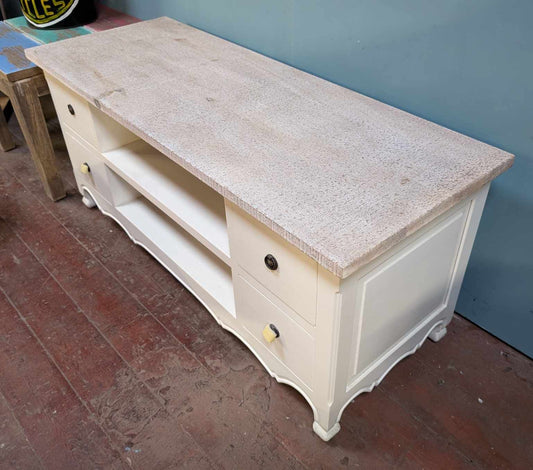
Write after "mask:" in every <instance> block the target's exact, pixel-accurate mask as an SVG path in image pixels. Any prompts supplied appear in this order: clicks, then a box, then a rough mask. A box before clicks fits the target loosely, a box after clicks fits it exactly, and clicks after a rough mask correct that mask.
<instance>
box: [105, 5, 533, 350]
mask: <svg viewBox="0 0 533 470" xmlns="http://www.w3.org/2000/svg"><path fill="white" fill-rule="evenodd" d="M105 3H107V4H108V5H109V6H112V7H114V8H117V9H120V10H122V11H125V12H127V13H130V14H132V15H134V16H138V17H140V18H142V19H149V18H154V17H157V16H162V15H166V16H170V17H173V18H176V19H178V20H180V21H182V22H185V23H188V24H191V25H193V26H196V27H198V28H201V29H203V30H205V31H208V32H210V33H213V34H216V35H218V36H221V37H223V38H226V39H229V40H231V41H233V42H236V43H238V44H242V45H244V46H246V47H248V48H251V49H254V50H256V51H259V52H261V53H263V54H266V55H268V56H271V57H274V58H276V59H278V60H281V61H283V62H286V63H289V64H291V65H293V66H295V67H298V68H300V69H303V70H306V71H308V72H311V73H313V74H315V75H318V76H320V77H323V78H326V79H328V80H331V81H333V82H335V83H338V84H341V85H344V86H346V87H349V88H352V89H354V90H357V91H359V92H361V93H364V94H366V95H369V96H372V97H374V98H377V99H379V100H381V101H384V102H386V103H389V104H392V105H394V106H397V107H399V108H402V109H405V110H407V111H409V112H411V113H414V114H416V115H418V116H422V117H424V118H426V119H429V120H431V121H434V122H437V123H439V124H442V125H444V126H446V127H449V128H451V129H454V130H457V131H459V132H462V133H464V134H467V135H469V136H472V137H474V138H477V139H480V140H482V141H484V142H488V143H490V144H492V145H495V146H498V147H501V148H503V149H505V150H507V151H510V152H512V153H514V154H516V156H517V159H516V163H515V166H514V167H513V168H512V169H511V170H510V171H509V172H507V173H506V174H505V175H503V176H502V177H500V178H499V179H497V180H496V181H495V182H494V183H493V186H492V189H491V191H490V194H489V198H488V202H487V208H486V211H485V214H484V217H483V219H482V222H481V227H480V230H479V233H478V236H477V239H476V243H475V247H474V251H473V254H472V258H471V262H470V265H469V268H468V271H467V274H466V278H465V281H464V285H463V289H462V292H461V296H460V299H459V303H458V305H457V311H458V312H460V313H461V314H463V315H465V316H466V317H468V318H470V319H471V320H473V321H474V322H475V323H477V324H478V325H480V326H481V327H483V328H485V329H487V330H488V331H490V332H491V333H493V334H495V335H496V336H498V337H500V338H501V339H503V340H504V341H507V342H508V343H510V344H512V345H513V346H515V347H516V348H517V349H519V350H521V351H523V352H525V353H526V354H528V355H529V356H533V340H532V335H533V27H532V26H531V24H532V23H531V22H532V19H533V2H532V1H531V0H469V1H464V0H446V1H441V2H436V1H433V2H431V1H427V0H402V1H397V0H225V1H224V0H159V1H158V0H152V1H146V0H107V1H106V2H105ZM465 346H466V347H467V345H465Z"/></svg>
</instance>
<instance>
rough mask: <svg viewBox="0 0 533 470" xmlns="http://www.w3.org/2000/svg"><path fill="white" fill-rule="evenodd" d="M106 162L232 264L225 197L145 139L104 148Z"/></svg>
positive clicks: (173, 218)
mask: <svg viewBox="0 0 533 470" xmlns="http://www.w3.org/2000/svg"><path fill="white" fill-rule="evenodd" d="M103 158H104V160H105V163H106V165H107V166H108V167H109V168H111V169H112V170H113V171H114V172H116V173H117V174H118V175H119V176H120V177H121V178H123V179H124V180H125V181H126V182H127V183H128V184H130V185H131V186H132V187H134V188H135V189H136V190H137V191H139V193H141V194H142V195H143V196H144V197H145V198H146V199H148V200H149V201H151V202H152V203H153V204H154V205H156V206H157V207H158V208H159V209H161V210H162V211H163V212H164V213H165V214H166V215H167V216H169V217H170V218H171V219H172V220H174V221H175V222H176V223H178V224H179V225H180V226H181V227H182V228H183V229H184V230H186V231H187V232H189V233H190V234H191V235H192V236H193V237H194V238H196V239H197V240H198V241H199V242H200V243H202V244H203V245H204V246H206V247H207V248H208V249H209V250H211V251H212V252H213V253H214V254H215V255H217V256H218V257H219V258H220V259H221V260H222V261H224V262H225V263H226V264H228V265H229V262H230V254H229V241H228V230H227V225H226V214H225V209H224V198H223V197H222V196H221V195H220V194H218V193H217V192H216V191H214V190H213V189H211V188H210V187H209V186H207V185H206V184H204V183H202V182H201V181H200V180H199V179H198V178H196V177H195V176H193V175H192V174H190V173H189V172H188V171H187V170H185V169H183V168H182V167H181V166H179V165H178V164H176V163H175V162H173V161H172V160H170V159H169V158H167V157H166V156H165V155H163V154H162V153H160V152H158V151H157V150H156V149H154V148H153V147H152V146H150V145H149V144H147V143H146V142H144V141H142V140H138V141H135V142H132V143H130V144H128V145H125V146H123V147H120V148H118V149H115V150H112V151H110V152H105V153H104V154H103Z"/></svg>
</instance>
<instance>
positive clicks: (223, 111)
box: [27, 18, 513, 440]
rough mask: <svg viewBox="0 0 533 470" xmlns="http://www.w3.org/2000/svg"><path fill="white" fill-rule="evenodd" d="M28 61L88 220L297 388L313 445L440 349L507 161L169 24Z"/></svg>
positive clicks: (96, 38) (52, 48)
mask: <svg viewBox="0 0 533 470" xmlns="http://www.w3.org/2000/svg"><path fill="white" fill-rule="evenodd" d="M176 37H180V38H183V41H179V42H176V41H175V40H174V38H176ZM118 43H119V44H121V50H122V49H123V50H122V52H120V53H118V52H116V48H115V47H114V46H115V45H116V44H118ZM147 45H149V46H147ZM80 48H82V50H83V52H84V60H83V62H80V63H79V67H74V68H73V67H71V64H72V63H73V62H76V63H78V57H79V50H80ZM103 51H105V53H103ZM27 54H28V56H29V57H30V59H31V60H33V61H34V62H35V63H36V64H37V65H39V66H40V67H42V68H43V69H44V71H45V75H46V78H47V80H48V83H49V86H50V90H51V94H52V98H53V100H54V103H55V106H56V109H57V112H58V115H59V119H60V122H61V126H62V129H63V133H64V135H65V140H66V143H67V148H68V151H69V155H70V159H71V161H72V166H73V169H74V174H75V177H76V181H77V183H78V188H79V190H80V193H81V194H82V195H83V197H84V202H85V203H86V205H88V206H94V205H96V206H97V207H98V208H99V209H100V210H101V211H102V212H103V213H104V214H105V215H107V216H109V217H112V218H113V219H114V220H115V221H116V222H117V223H118V224H119V225H120V226H121V227H122V228H123V229H124V230H125V231H126V232H127V234H128V235H129V237H130V238H131V239H132V240H133V242H135V243H137V244H139V245H141V246H142V247H143V248H145V249H146V250H147V251H148V252H149V253H151V254H152V255H153V256H154V257H155V258H156V259H157V260H158V261H159V262H160V263H161V264H162V265H163V266H164V267H165V268H166V269H168V270H169V271H170V272H171V273H172V274H173V275H174V276H175V277H176V278H177V279H178V280H179V281H180V282H181V283H182V284H183V285H184V286H186V287H187V288H188V289H189V290H190V291H191V292H192V293H193V294H194V295H195V296H196V297H197V298H198V299H199V301H200V302H202V304H203V305H204V306H205V307H206V309H207V310H209V312H211V314H212V315H213V317H214V320H215V321H217V322H218V323H219V324H220V325H221V326H222V327H223V328H226V329H227V330H229V331H231V332H232V333H234V334H235V335H236V336H237V337H238V338H240V340H241V341H243V343H244V344H245V345H246V346H247V347H248V348H249V349H250V351H252V353H253V354H255V356H256V357H257V359H258V360H259V361H260V362H261V363H262V364H263V365H264V367H265V368H266V370H267V371H268V372H269V373H270V374H271V375H272V376H274V377H275V378H276V379H277V380H278V381H280V382H283V383H286V384H288V385H290V386H292V387H294V388H296V389H297V390H298V391H299V392H300V393H301V394H302V395H303V396H304V397H305V399H306V400H307V401H308V403H309V405H310V406H311V408H312V410H313V413H314V423H313V429H314V431H315V432H316V433H317V434H318V435H319V436H320V437H321V438H322V439H324V440H329V439H331V437H333V436H334V435H335V434H336V433H337V432H338V431H339V429H340V426H339V421H340V419H341V414H342V411H343V410H344V408H345V407H346V406H347V405H348V404H349V403H350V402H351V400H353V398H354V397H356V396H357V395H359V394H360V393H363V392H368V391H371V390H372V389H373V388H374V387H375V386H376V385H377V384H379V382H380V381H381V380H382V379H383V377H384V376H385V375H386V374H387V373H388V372H389V371H390V370H391V368H392V367H393V366H394V365H395V364H396V363H398V361H400V360H401V359H402V358H404V357H406V356H407V355H409V354H412V353H414V352H415V351H416V349H417V348H419V347H420V346H421V344H422V343H423V342H424V341H425V340H426V338H428V337H429V338H430V339H432V340H434V341H438V340H439V339H441V338H442V337H443V336H444V335H445V333H446V326H447V325H448V323H449V322H450V321H451V319H452V315H453V311H454V307H455V303H456V301H457V296H458V293H459V288H460V286H461V282H462V279H463V276H464V273H465V269H466V265H467V262H468V258H469V255H470V252H471V249H472V245H473V242H474V237H475V234H476V230H477V228H478V224H479V221H480V217H481V213H482V210H483V206H484V203H485V199H486V196H487V192H488V189H489V184H490V182H491V181H492V179H494V178H495V177H496V176H498V175H499V174H500V173H502V172H503V171H505V170H506V169H507V168H508V167H509V166H510V165H511V164H512V160H513V157H512V155H510V154H508V153H506V152H503V151H501V150H499V149H495V148H493V147H490V146H488V145H486V144H483V143H481V142H477V141H474V140H473V139H470V138H468V137H465V136H461V135H459V134H457V133H455V132H453V131H450V130H448V129H444V128H442V127H439V126H437V125H435V124H432V123H429V122H427V121H424V120H422V119H420V118H417V117H415V116H412V115H409V114H407V113H404V112H402V111H399V110H397V109H394V108H391V107H390V106H387V105H385V104H383V103H379V102H377V101H375V100H371V99H370V98H367V97H364V96H361V95H359V94H357V93H355V92H353V91H350V90H346V89H344V88H341V87H338V86H336V85H333V84H331V83H328V82H325V81H324V80H321V79H319V78H317V77H313V76H311V75H308V74H306V73H304V72H301V71H298V70H296V69H293V68H291V67H289V66H287V65H284V64H280V63H278V62H275V61H272V60H271V59H268V58H266V57H263V56H261V55H259V54H256V53H253V52H251V51H247V50H246V49H244V48H241V47H238V46H235V45H233V44H231V43H228V42H226V41H223V40H222V39H219V38H216V37H214V36H210V35H208V34H206V33H204V32H201V31H198V30H195V29H194V28H191V27H190V26H186V25H183V24H181V23H178V22H176V21H173V20H171V19H168V18H160V19H157V20H153V21H148V22H143V23H138V24H135V25H131V26H127V27H124V28H118V29H116V30H113V31H110V32H105V33H99V34H95V35H89V36H83V37H81V38H76V39H75V40H66V41H61V42H58V43H54V44H50V45H46V46H42V47H39V48H35V49H29V50H27ZM215 58H216V60H214V59H215ZM148 78H149V80H150V83H147V80H148Z"/></svg>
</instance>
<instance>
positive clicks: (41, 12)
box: [20, 0, 78, 25]
mask: <svg viewBox="0 0 533 470" xmlns="http://www.w3.org/2000/svg"><path fill="white" fill-rule="evenodd" d="M77 3H78V1H77V0H20V5H21V7H22V11H23V12H24V16H26V18H27V19H28V20H29V21H30V22H31V23H34V24H37V25H45V24H48V23H57V22H58V21H59V20H61V19H62V18H64V17H66V16H68V14H69V13H70V11H71V10H72V9H73V8H74V7H75V6H76V4H77Z"/></svg>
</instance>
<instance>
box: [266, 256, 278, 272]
mask: <svg viewBox="0 0 533 470" xmlns="http://www.w3.org/2000/svg"><path fill="white" fill-rule="evenodd" d="M265 265H266V267H267V268H268V269H270V270H271V271H275V270H276V269H278V260H277V259H276V258H274V255H271V254H268V255H266V256H265Z"/></svg>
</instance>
